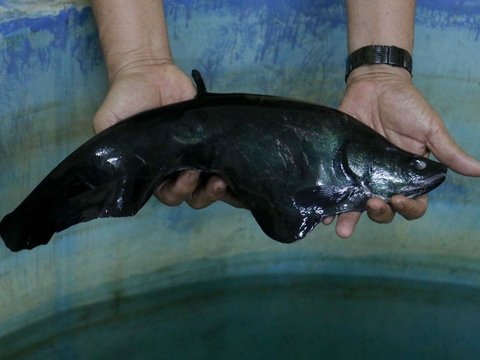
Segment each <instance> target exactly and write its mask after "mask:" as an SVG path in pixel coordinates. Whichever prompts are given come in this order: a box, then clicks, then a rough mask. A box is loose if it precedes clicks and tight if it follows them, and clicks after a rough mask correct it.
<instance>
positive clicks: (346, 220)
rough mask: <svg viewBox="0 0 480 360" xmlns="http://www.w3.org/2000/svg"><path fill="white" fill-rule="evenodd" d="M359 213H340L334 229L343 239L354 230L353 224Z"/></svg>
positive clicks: (355, 223) (358, 218) (358, 217)
mask: <svg viewBox="0 0 480 360" xmlns="http://www.w3.org/2000/svg"><path fill="white" fill-rule="evenodd" d="M360 216H361V213H359V212H349V213H344V214H340V215H339V216H338V220H337V226H336V231H337V235H338V236H340V237H341V238H343V239H346V238H349V237H350V236H352V234H353V230H355V226H356V225H357V223H358V220H360Z"/></svg>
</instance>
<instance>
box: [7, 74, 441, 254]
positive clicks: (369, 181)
mask: <svg viewBox="0 0 480 360" xmlns="http://www.w3.org/2000/svg"><path fill="white" fill-rule="evenodd" d="M194 78H195V80H196V82H197V88H198V91H199V95H198V96H197V98H195V99H193V100H189V101H184V102H181V103H176V104H172V105H168V106H164V107H161V108H158V109H154V110H150V111H147V112H144V113H141V114H138V115H135V116H133V117H131V118H129V119H127V120H124V121H121V122H119V123H118V124H116V125H114V126H112V127H110V128H108V129H107V130H105V131H103V132H101V133H100V134H97V135H96V136H94V137H93V138H92V139H90V140H89V141H87V142H86V143H85V144H83V145H82V146H81V147H79V148H78V149H77V150H76V151H74V152H73V153H72V154H71V155H70V156H68V157H67V158H66V159H65V160H64V161H63V162H61V163H60V164H59V165H58V166H57V167H56V168H55V169H54V170H53V171H52V172H51V173H50V174H49V175H48V176H47V177H46V178H45V179H44V180H43V181H42V182H41V183H40V184H39V185H38V186H37V187H36V188H35V189H34V190H33V191H32V192H31V193H30V195H28V196H27V198H26V199H25V200H24V201H23V202H22V203H21V204H20V205H19V206H18V207H17V208H16V209H15V210H14V211H13V212H12V213H10V214H8V215H6V216H5V217H4V218H3V220H2V221H1V223H0V235H1V237H2V239H3V240H4V242H5V244H6V245H7V247H9V248H10V249H11V250H12V251H19V250H22V249H32V248H34V247H36V246H38V245H41V244H46V243H47V242H48V241H49V240H50V238H51V237H52V236H53V234H54V233H55V232H59V231H62V230H64V229H66V228H68V227H70V226H72V225H75V224H78V223H80V222H85V221H89V220H92V219H95V218H99V217H123V216H133V215H135V214H136V213H137V211H138V210H139V209H140V208H141V207H142V206H143V205H144V204H145V202H146V201H147V200H148V199H149V198H150V197H151V195H152V193H153V191H154V189H155V188H156V187H157V186H158V185H159V184H160V183H161V182H162V181H163V180H164V179H165V178H166V177H168V176H170V175H172V174H174V173H176V172H178V171H180V170H183V169H198V170H200V171H202V172H206V173H215V174H218V175H220V176H222V177H223V178H224V179H225V181H226V182H227V184H228V185H229V186H230V187H231V189H232V191H233V192H234V193H235V194H236V196H237V197H238V198H239V200H240V201H241V202H242V203H243V204H245V205H246V206H247V207H248V208H249V209H250V210H251V212H252V214H253V216H254V217H255V219H256V220H257V222H258V223H259V225H260V226H261V228H262V230H263V231H264V232H265V233H266V234H267V235H268V236H270V237H271V238H273V239H275V240H277V241H280V242H285V243H290V242H293V241H296V240H299V239H301V238H303V237H305V236H306V235H307V234H308V233H309V232H310V231H311V230H312V229H313V228H314V227H315V226H316V225H317V224H318V223H319V222H320V221H321V220H322V219H323V218H324V217H326V216H330V215H334V214H339V213H343V212H347V211H363V210H364V209H365V204H366V202H367V200H368V199H369V198H370V197H372V196H379V197H381V198H383V199H385V200H386V201H388V200H389V199H390V198H391V196H393V195H395V194H405V195H406V196H409V197H414V196H418V195H420V194H423V193H426V192H428V191H430V190H432V189H433V188H434V187H436V186H438V185H439V184H440V183H441V182H442V181H443V180H444V178H445V174H446V168H445V167H444V166H443V165H441V164H440V163H437V162H434V161H431V160H428V159H424V158H422V157H419V156H417V155H413V154H411V153H408V152H405V151H403V150H401V149H399V148H398V147H396V146H394V145H392V144H390V143H389V142H388V141H387V140H386V139H385V138H384V137H382V136H381V135H379V134H378V133H376V132H375V131H374V130H372V129H370V128H369V127H367V126H365V125H363V124H362V123H360V122H359V121H357V120H355V119H354V118H352V117H350V116H348V115H346V114H344V113H342V112H340V111H337V110H334V109H331V108H328V107H324V106H320V105H316V104H311V103H305V102H301V101H295V100H290V99H285V98H279V97H273V96H265V95H253V94H210V93H206V92H205V90H204V85H203V82H202V80H201V78H200V76H199V75H198V73H194ZM112 226H114V224H112Z"/></svg>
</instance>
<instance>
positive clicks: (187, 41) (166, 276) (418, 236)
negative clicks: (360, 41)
mask: <svg viewBox="0 0 480 360" xmlns="http://www.w3.org/2000/svg"><path fill="white" fill-rule="evenodd" d="M15 3H16V4H15V5H11V4H10V2H7V1H0V79H1V82H0V117H1V120H0V199H1V202H0V216H3V215H4V214H6V213H7V212H8V211H11V210H12V209H13V208H14V207H15V206H16V205H17V204H18V203H19V202H20V201H21V200H22V199H23V198H24V197H25V196H26V195H27V194H28V193H29V191H30V190H31V189H33V187H34V186H35V185H36V184H37V183H38V182H39V181H40V180H41V179H42V178H43V177H44V176H45V175H46V174H47V173H48V172H49V171H50V169H51V168H53V167H54V166H55V165H56V164H57V163H58V162H59V161H60V160H61V159H63V158H64V157H65V156H66V155H67V154H68V153H70V152H71V151H72V150H74V149H75V148H76V147H77V146H78V145H80V144H81V143H82V142H84V141H85V140H87V139H88V138H90V137H91V136H92V135H93V131H92V123H91V121H92V117H93V114H94V113H95V110H96V109H97V107H98V106H99V105H100V103H101V100H102V98H103V96H104V95H105V93H106V90H107V82H106V76H105V69H104V65H103V60H102V56H101V52H100V48H99V45H98V40H97V34H96V30H95V25H94V21H93V18H92V13H91V10H90V9H89V7H88V2H85V1H27V0H22V1H16V2H15ZM240 4H241V5H240ZM165 5H166V13H167V17H168V24H169V31H170V37H171V44H172V47H173V51H174V55H175V58H176V60H177V62H178V64H179V65H180V66H181V67H182V69H184V70H185V71H186V72H189V71H190V69H192V68H198V69H199V70H201V71H202V72H203V74H204V76H205V78H206V82H207V86H208V88H209V89H211V90H212V91H218V92H221V91H242V92H257V93H269V94H275V95H284V96H290V97H296V98H301V99H307V100H313V101H317V102H320V103H323V104H326V105H330V106H336V105H337V104H338V103H339V101H340V99H341V96H342V93H343V89H344V82H343V75H344V60H345V55H346V24H345V11H344V8H343V1H340V0H325V1H313V0H311V1H302V2H295V1H289V0H265V1H262V2H258V1H250V0H249V1H243V2H238V1H235V0H229V1H222V2H218V1H214V2H213V1H207V0H165ZM479 18H480V5H477V4H476V2H468V1H455V2H451V1H447V0H442V1H438V0H437V1H433V0H419V1H418V10H417V23H416V35H415V54H414V61H415V63H414V66H415V69H414V75H415V77H414V79H415V83H416V84H417V85H418V87H419V88H420V89H421V90H422V91H423V92H424V93H425V95H426V97H427V98H428V99H429V101H430V102H431V103H432V104H433V106H434V107H435V108H436V109H437V110H438V111H439V112H440V114H441V115H442V116H443V118H444V120H445V122H446V124H447V126H448V128H449V130H450V131H451V133H452V134H453V135H454V137H455V138H456V139H457V140H458V142H459V143H460V145H461V146H463V147H464V148H465V149H468V150H469V152H470V153H471V154H472V155H474V156H476V157H477V158H480V142H479V140H478V138H479V134H480V122H479V121H478V113H479V112H480V111H479V110H480V102H479V98H480V67H479V66H478V60H479V59H480V47H479V34H480V22H479V20H478V19H479ZM479 189H480V187H479V181H478V180H475V179H470V178H465V177H461V176H459V175H456V174H453V173H450V174H449V176H448V179H447V181H446V183H445V184H444V185H442V187H441V188H439V189H438V190H437V191H435V192H434V193H433V194H432V195H431V197H430V206H429V210H428V213H427V215H425V216H424V217H423V218H422V219H421V220H418V221H415V222H407V221H406V220H404V219H402V218H397V219H395V221H394V222H393V223H392V224H390V225H377V224H373V223H371V222H370V221H369V220H368V219H363V220H362V222H361V223H360V224H359V226H358V229H357V231H356V233H355V235H354V236H353V237H352V238H351V239H349V240H341V239H339V238H337V237H336V235H335V233H334V229H333V227H325V226H318V228H317V229H316V230H315V231H314V232H313V233H312V234H311V235H309V236H308V237H307V238H306V239H305V240H303V241H301V242H299V243H295V244H292V245H283V244H279V243H276V242H274V241H272V240H270V239H269V238H267V237H266V236H265V235H264V234H263V233H262V232H261V230H260V229H259V227H258V226H257V225H256V223H255V221H254V220H253V218H252V216H251V215H250V214H249V213H248V212H247V211H244V210H238V209H234V208H231V207H229V206H227V205H224V204H215V205H213V206H211V207H209V208H208V209H205V210H201V211H194V210H191V209H190V208H188V207H187V206H181V207H178V208H167V207H165V206H162V205H161V204H160V203H158V202H156V201H154V200H152V201H150V202H149V203H148V204H147V205H146V206H145V207H144V208H143V209H142V210H141V211H140V212H139V214H138V215H137V216H136V217H134V218H131V219H103V220H96V221H92V222H90V223H87V224H82V225H78V226H75V227H73V228H70V229H68V230H66V231H64V232H62V233H61V234H59V235H57V236H55V238H54V239H53V241H51V243H49V244H48V245H47V246H42V247H39V248H36V249H35V250H34V251H30V252H28V251H24V252H20V253H11V252H10V251H9V250H8V249H6V248H5V247H3V246H0V289H1V296H0V336H1V335H3V334H5V333H7V332H9V331H12V330H13V329H17V328H20V327H23V326H25V325H26V324H28V323H31V322H33V321H36V320H38V319H41V318H43V317H45V316H48V315H50V314H53V313H56V312H60V311H62V310H66V309H69V308H71V307H75V306H81V305H85V304H88V303H93V302H95V301H99V300H102V299H109V298H112V297H121V296H125V295H127V294H132V293H139V292H142V291H147V290H151V289H154V288H160V287H165V286H168V285H171V284H178V283H181V282H191V281H195V280H197V279H203V278H209V277H224V276H230V275H242V274H254V273H289V274H292V273H341V274H347V275H348V274H375V275H378V276H386V277H390V276H391V277H407V278H422V279H426V280H434V281H446V282H462V283H469V284H473V285H479V284H480V276H479V275H480V266H479V265H478V264H479V260H480V241H479V240H480V239H479V235H478V233H479V230H480V223H479V221H478V218H479V216H480V211H479V206H478V204H479Z"/></svg>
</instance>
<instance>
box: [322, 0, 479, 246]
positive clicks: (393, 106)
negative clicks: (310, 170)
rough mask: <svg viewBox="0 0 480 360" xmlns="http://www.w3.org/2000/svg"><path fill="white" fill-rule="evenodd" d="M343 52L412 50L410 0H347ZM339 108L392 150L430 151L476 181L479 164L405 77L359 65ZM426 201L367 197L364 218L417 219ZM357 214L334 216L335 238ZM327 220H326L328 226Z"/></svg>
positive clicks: (384, 67)
mask: <svg viewBox="0 0 480 360" xmlns="http://www.w3.org/2000/svg"><path fill="white" fill-rule="evenodd" d="M346 4H347V13H348V50H349V53H351V52H353V51H355V50H357V49H359V48H361V47H363V46H367V45H374V44H375V45H389V46H391V45H393V46H397V47H399V48H403V49H405V50H407V51H408V52H409V53H410V54H411V53H412V50H413V25H414V17H415V1H414V0H396V1H388V2H387V1H382V0H347V1H346ZM340 109H341V110H343V111H345V112H347V113H349V114H351V115H353V116H355V117H356V118H358V119H359V120H361V121H363V122H364V123H366V124H367V125H369V126H371V127H372V128H374V129H375V130H376V131H377V132H379V133H380V134H382V135H384V136H386V137H387V138H388V139H389V140H390V141H391V142H392V143H394V144H395V145H397V146H399V147H401V148H403V149H405V150H409V151H411V152H413V153H417V154H421V155H427V154H428V152H432V153H433V154H434V155H435V156H436V157H437V158H438V159H439V160H440V161H441V162H443V163H444V164H445V165H446V166H448V167H449V168H451V169H452V170H454V171H456V172H458V173H461V174H464V175H470V176H480V163H478V162H477V161H475V160H474V159H473V158H471V157H470V156H468V155H467V154H466V153H465V152H463V151H462V150H461V149H460V148H459V147H458V146H457V145H456V144H455V142H454V140H453V139H452V138H451V137H450V135H449V134H448V131H447V130H446V128H445V125H444V124H443V122H442V120H441V118H440V116H439V115H438V114H437V112H436V111H435V110H434V109H433V108H432V107H431V106H430V105H429V104H428V102H427V101H426V100H425V99H424V98H423V96H422V94H421V93H420V92H419V91H418V89H416V88H415V87H414V85H413V83H412V78H411V76H410V74H409V73H408V72H407V71H406V70H405V69H402V68H396V67H393V66H390V65H371V66H361V67H359V68H357V69H355V70H353V71H352V72H351V73H350V75H349V77H348V79H347V89H346V92H345V95H344V98H343V100H342V102H341V104H340ZM426 209H427V197H426V196H421V197H418V198H416V199H407V198H405V197H403V196H395V197H393V198H392V200H391V203H390V205H388V204H386V203H385V202H383V201H382V200H380V199H377V198H372V199H370V200H369V201H368V203H367V214H368V216H369V217H370V218H371V219H372V220H374V221H377V222H380V223H386V222H390V221H391V220H392V219H393V217H394V215H395V212H398V213H399V214H401V215H403V216H404V217H405V218H407V219H416V218H419V217H421V216H422V215H423V214H424V213H425V211H426ZM359 218H360V213H346V214H342V215H341V216H339V217H338V221H337V226H336V228H337V233H338V234H339V235H340V236H342V237H348V236H350V235H351V234H352V232H353V230H354V228H355V225H356V223H357V222H358V220H359ZM332 221H333V218H329V219H327V221H326V222H327V223H331V222H332Z"/></svg>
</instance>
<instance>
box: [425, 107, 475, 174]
mask: <svg viewBox="0 0 480 360" xmlns="http://www.w3.org/2000/svg"><path fill="white" fill-rule="evenodd" d="M433 116H436V117H438V115H436V114H434V115H433ZM437 123H440V124H441V126H438V128H436V129H434V130H433V131H432V132H431V133H430V134H429V136H428V138H427V142H428V148H429V149H430V151H431V152H432V153H433V154H434V155H435V157H436V158H437V159H438V160H440V162H442V163H443V164H444V165H446V166H447V167H449V168H450V169H452V170H453V171H455V172H457V173H459V174H462V175H467V176H480V162H479V161H477V160H475V159H474V158H473V157H471V156H470V155H468V154H467V153H466V152H465V151H463V150H462V148H460V146H458V145H457V144H456V143H455V140H454V139H453V138H452V137H451V136H450V135H449V133H448V131H447V128H446V127H445V126H444V125H443V123H442V122H441V120H440V117H438V119H437Z"/></svg>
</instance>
